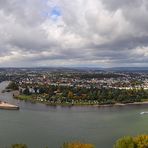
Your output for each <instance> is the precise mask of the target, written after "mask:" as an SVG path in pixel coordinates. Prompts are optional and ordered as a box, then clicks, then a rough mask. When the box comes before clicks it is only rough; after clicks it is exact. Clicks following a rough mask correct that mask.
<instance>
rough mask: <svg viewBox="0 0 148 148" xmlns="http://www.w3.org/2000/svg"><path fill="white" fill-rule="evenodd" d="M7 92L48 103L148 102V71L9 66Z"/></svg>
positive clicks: (15, 96) (3, 72)
mask: <svg viewBox="0 0 148 148" xmlns="http://www.w3.org/2000/svg"><path fill="white" fill-rule="evenodd" d="M0 78H2V79H5V80H10V81H11V83H10V84H9V86H8V87H7V89H6V90H5V91H11V90H16V91H15V92H14V93H13V95H14V98H15V99H19V100H24V101H31V102H33V103H35V102H41V103H44V104H47V105H69V106H71V105H95V106H100V105H103V106H106V105H120V106H122V105H125V104H147V103H148V72H147V71H146V70H145V71H111V70H107V71H105V70H98V69H66V68H63V69H62V68H59V69H54V68H53V69H50V68H49V69H48V68H36V69H35V68H29V69H25V68H23V69H21V68H20V69H13V68H12V69H9V70H5V71H2V70H1V73H0Z"/></svg>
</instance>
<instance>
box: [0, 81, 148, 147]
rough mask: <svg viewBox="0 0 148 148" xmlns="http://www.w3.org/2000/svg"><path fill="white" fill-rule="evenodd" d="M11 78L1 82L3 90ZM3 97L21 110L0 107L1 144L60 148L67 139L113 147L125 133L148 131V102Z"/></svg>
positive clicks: (7, 94) (132, 133) (146, 132)
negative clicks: (94, 103) (81, 103)
mask: <svg viewBox="0 0 148 148" xmlns="http://www.w3.org/2000/svg"><path fill="white" fill-rule="evenodd" d="M7 85H8V82H2V83H0V92H1V91H2V90H3V89H4V88H5V87H6V86H7ZM0 100H5V101H7V102H9V103H13V104H16V105H19V106H20V110H19V111H9V110H0V148H5V147H6V146H8V145H10V144H12V143H26V144H27V145H28V146H29V148H45V146H46V145H47V146H48V147H49V148H60V146H61V145H62V143H64V142H67V141H81V142H87V143H92V144H94V145H96V148H112V146H113V143H114V142H115V141H116V139H118V138H119V137H121V136H124V135H137V134H142V133H145V134H148V114H144V115H140V112H143V111H148V105H130V106H122V107H117V106H116V107H100V108H99V107H60V106H58V107H51V106H46V105H43V104H32V103H26V102H24V101H18V100H14V99H13V97H12V93H0Z"/></svg>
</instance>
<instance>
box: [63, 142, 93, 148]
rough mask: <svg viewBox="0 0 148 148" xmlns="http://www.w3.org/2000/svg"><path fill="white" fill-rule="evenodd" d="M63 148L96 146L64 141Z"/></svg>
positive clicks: (89, 147) (91, 147)
mask: <svg viewBox="0 0 148 148" xmlns="http://www.w3.org/2000/svg"><path fill="white" fill-rule="evenodd" d="M62 148H95V147H94V145H92V144H83V143H64V144H63V146H62Z"/></svg>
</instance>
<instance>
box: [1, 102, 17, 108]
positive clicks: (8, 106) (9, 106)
mask: <svg viewBox="0 0 148 148" xmlns="http://www.w3.org/2000/svg"><path fill="white" fill-rule="evenodd" d="M0 109H6V110H19V106H16V105H12V104H9V103H7V102H3V101H0Z"/></svg>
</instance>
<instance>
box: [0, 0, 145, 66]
mask: <svg viewBox="0 0 148 148" xmlns="http://www.w3.org/2000/svg"><path fill="white" fill-rule="evenodd" d="M147 63H148V0H132V1H130V0H73V1H72V0H0V67H7V66H13V67H14V66H19V67H24V66H29V67H32V66H92V67H114V66H148V65H147Z"/></svg>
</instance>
